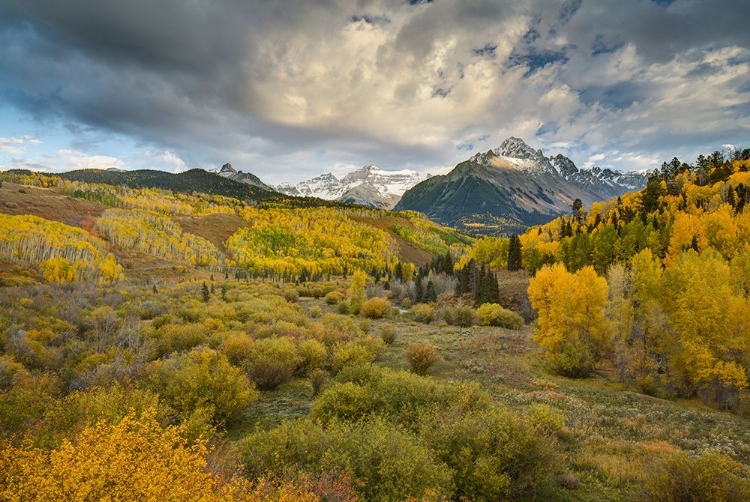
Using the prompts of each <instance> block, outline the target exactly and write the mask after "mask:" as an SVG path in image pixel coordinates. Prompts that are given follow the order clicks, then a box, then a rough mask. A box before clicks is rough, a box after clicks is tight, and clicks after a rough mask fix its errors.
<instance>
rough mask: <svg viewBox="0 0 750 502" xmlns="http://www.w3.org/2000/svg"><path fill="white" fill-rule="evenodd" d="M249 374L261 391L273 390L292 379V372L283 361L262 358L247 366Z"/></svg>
mask: <svg viewBox="0 0 750 502" xmlns="http://www.w3.org/2000/svg"><path fill="white" fill-rule="evenodd" d="M245 370H246V371H247V374H248V375H249V376H250V378H252V380H253V382H255V385H256V386H257V387H258V388H259V389H260V390H273V389H275V388H276V387H278V386H279V385H281V384H282V383H286V382H288V381H289V380H291V378H292V371H291V370H290V369H289V366H288V365H287V364H285V363H284V362H283V361H279V360H277V359H272V358H270V357H261V358H259V359H255V360H253V361H252V362H249V363H247V364H246V366H245Z"/></svg>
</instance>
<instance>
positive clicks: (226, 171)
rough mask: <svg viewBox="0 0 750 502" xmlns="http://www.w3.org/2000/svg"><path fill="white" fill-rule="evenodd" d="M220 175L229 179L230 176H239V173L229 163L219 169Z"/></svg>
mask: <svg viewBox="0 0 750 502" xmlns="http://www.w3.org/2000/svg"><path fill="white" fill-rule="evenodd" d="M218 174H219V175H221V176H224V177H227V176H229V175H230V174H237V171H236V170H235V169H234V168H233V167H232V164H230V163H229V162H227V163H226V164H224V165H223V166H221V169H219V172H218Z"/></svg>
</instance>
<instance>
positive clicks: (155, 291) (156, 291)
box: [151, 284, 159, 295]
mask: <svg viewBox="0 0 750 502" xmlns="http://www.w3.org/2000/svg"><path fill="white" fill-rule="evenodd" d="M151 290H152V291H153V292H154V294H155V295H158V294H159V290H158V289H156V284H154V286H153V288H151Z"/></svg>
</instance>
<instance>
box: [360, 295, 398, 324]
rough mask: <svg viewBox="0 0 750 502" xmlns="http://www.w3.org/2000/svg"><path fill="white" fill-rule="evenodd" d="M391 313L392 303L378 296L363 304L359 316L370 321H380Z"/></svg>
mask: <svg viewBox="0 0 750 502" xmlns="http://www.w3.org/2000/svg"><path fill="white" fill-rule="evenodd" d="M390 311H391V302H389V301H388V300H387V299H385V298H380V297H378V296H376V297H375V298H370V299H369V300H367V301H366V302H364V303H363V304H362V307H360V309H359V314H360V315H361V316H363V317H368V318H370V319H380V318H382V317H383V316H385V315H386V314H388V312H390Z"/></svg>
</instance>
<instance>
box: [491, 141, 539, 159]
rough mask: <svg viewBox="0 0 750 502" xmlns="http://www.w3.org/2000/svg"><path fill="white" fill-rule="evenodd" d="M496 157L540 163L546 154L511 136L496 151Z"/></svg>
mask: <svg viewBox="0 0 750 502" xmlns="http://www.w3.org/2000/svg"><path fill="white" fill-rule="evenodd" d="M494 153H495V155H497V156H500V157H510V158H512V159H525V160H533V161H536V162H540V161H541V160H542V159H544V154H543V153H542V151H541V150H534V149H533V148H531V147H530V146H529V145H527V144H526V142H525V141H524V140H522V139H521V138H516V137H514V136H511V137H510V138H508V139H506V140H505V141H503V142H502V143H501V144H500V146H499V147H498V148H496V149H495V152H494Z"/></svg>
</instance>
